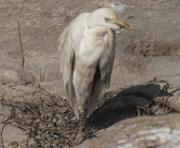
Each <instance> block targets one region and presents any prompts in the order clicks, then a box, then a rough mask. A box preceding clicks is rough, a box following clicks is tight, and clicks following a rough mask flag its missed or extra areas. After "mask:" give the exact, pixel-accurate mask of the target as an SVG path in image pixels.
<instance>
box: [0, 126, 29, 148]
mask: <svg viewBox="0 0 180 148" xmlns="http://www.w3.org/2000/svg"><path fill="white" fill-rule="evenodd" d="M2 136H3V143H4V147H8V148H23V147H26V144H27V138H28V136H27V135H26V134H25V132H24V131H23V130H22V129H20V128H18V127H15V126H13V125H7V126H5V127H4V129H3V133H2Z"/></svg>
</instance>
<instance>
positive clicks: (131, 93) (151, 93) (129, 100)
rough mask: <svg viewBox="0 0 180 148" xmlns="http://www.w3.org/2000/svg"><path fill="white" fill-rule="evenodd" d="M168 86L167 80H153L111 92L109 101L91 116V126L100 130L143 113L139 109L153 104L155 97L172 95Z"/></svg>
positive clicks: (89, 121) (89, 123) (89, 122)
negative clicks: (168, 90)
mask: <svg viewBox="0 0 180 148" xmlns="http://www.w3.org/2000/svg"><path fill="white" fill-rule="evenodd" d="M162 83H164V84H163V88H162V86H161V84H162ZM168 86H169V85H168V83H166V82H158V83H157V82H153V81H152V82H149V83H147V84H139V85H136V86H132V87H129V88H126V89H123V90H120V91H118V92H117V93H115V94H113V93H111V95H110V97H109V96H108V99H107V97H105V98H106V99H107V101H104V102H103V103H101V104H100V105H99V107H98V108H97V110H96V111H95V112H94V113H93V114H92V116H91V117H90V118H89V120H88V125H89V127H90V128H93V129H96V131H98V130H101V129H104V128H107V127H109V126H111V125H113V124H114V123H116V122H118V121H121V120H123V119H127V118H132V117H136V116H139V115H141V113H139V109H142V108H145V107H147V106H149V105H150V104H152V103H153V102H154V98H155V97H164V96H170V95H171V94H170V93H168V92H167V89H168ZM107 94H108V92H107ZM106 99H104V100H106ZM92 133H93V132H92ZM93 136H94V135H93V134H91V136H90V137H93Z"/></svg>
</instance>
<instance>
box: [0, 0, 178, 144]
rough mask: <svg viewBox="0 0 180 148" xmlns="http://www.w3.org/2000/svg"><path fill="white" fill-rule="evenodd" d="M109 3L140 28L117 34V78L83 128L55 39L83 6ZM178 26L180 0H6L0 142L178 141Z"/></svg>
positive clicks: (1, 14) (0, 50)
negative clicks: (64, 84) (69, 98)
mask: <svg viewBox="0 0 180 148" xmlns="http://www.w3.org/2000/svg"><path fill="white" fill-rule="evenodd" d="M107 5H108V6H111V7H113V8H114V9H116V10H117V11H118V12H119V15H121V16H122V17H123V18H124V19H125V20H127V21H128V22H129V23H130V24H132V25H133V27H134V28H135V31H134V32H127V31H122V32H121V34H120V35H118V36H117V49H116V59H115V64H114V69H113V74H112V81H111V86H110V89H109V92H107V93H106V94H105V95H104V96H103V97H102V98H101V99H100V101H99V104H98V108H97V110H96V111H95V112H94V114H93V115H92V117H91V118H90V119H89V120H88V133H87V135H85V133H84V124H83V123H84V121H83V118H82V119H81V121H77V120H76V119H75V118H74V115H73V113H72V110H71V108H70V107H69V105H68V103H67V102H66V100H65V99H64V98H65V96H64V90H63V87H62V81H61V75H60V74H59V72H58V70H59V69H58V57H57V54H56V51H57V46H58V42H57V40H58V36H59V35H60V33H61V31H62V29H63V28H64V27H65V26H66V25H67V24H68V23H69V22H70V21H71V19H72V18H74V17H75V16H76V15H77V14H79V13H81V12H84V11H91V10H94V9H96V8H98V7H101V6H107ZM18 21H19V26H18ZM18 27H20V30H19V29H18ZM19 31H20V33H21V38H22V44H20V40H19V39H20V35H19ZM179 32H180V1H179V0H138V1H134V0H121V1H119V0H118V1H117V0H111V1H107V0H103V1H102V0H91V1H89V0H66V1H64V0H36V1H35V0H1V1H0V36H1V37H0V67H1V68H0V84H1V85H0V103H1V105H0V122H1V124H0V127H1V138H0V147H5V148H17V147H18V148H24V147H25V148H26V147H32V148H34V147H38V148H39V147H47V148H50V147H64V146H67V147H68V146H74V145H77V144H79V143H81V142H82V141H83V140H85V137H86V138H87V140H85V142H83V143H82V144H80V145H78V146H77V147H93V148H94V147H97V148H101V147H103V148H104V147H105V148H106V147H107V148H108V147H122V148H126V147H127V148H128V147H142V148H145V147H175V146H179V145H180V139H179V137H180V126H179V124H178V123H179V121H180V118H179V114H178V113H179V112H180V97H179V94H180V92H179V88H180V69H179V67H180V43H179V39H180V33H179ZM21 45H22V46H23V47H21ZM21 49H23V50H21ZM22 53H23V54H22ZM23 56H24V58H25V64H24V65H23V64H22V57H23ZM23 73H24V78H23Z"/></svg>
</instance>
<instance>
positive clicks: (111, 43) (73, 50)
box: [59, 8, 131, 119]
mask: <svg viewBox="0 0 180 148" xmlns="http://www.w3.org/2000/svg"><path fill="white" fill-rule="evenodd" d="M121 28H126V29H128V30H130V29H131V27H130V25H129V24H127V23H125V22H124V21H122V20H121V19H120V18H118V15H117V14H116V12H115V11H114V10H113V9H112V8H100V9H97V10H95V11H93V12H91V13H82V14H80V15H78V16H77V17H76V18H75V19H74V20H73V21H72V22H71V23H70V24H69V25H68V26H67V27H66V28H65V29H64V31H63V32H62V34H61V36H60V38H59V42H60V44H59V54H60V71H61V72H62V73H63V80H64V86H65V88H66V92H67V96H68V101H69V103H70V105H71V106H72V108H73V111H74V113H75V116H76V117H77V118H78V119H79V116H80V114H86V117H89V116H90V115H91V113H92V112H93V111H94V109H95V107H96V103H97V100H98V98H99V97H100V95H101V93H102V92H104V90H106V89H107V88H108V87H109V84H110V78H111V72H112V67H113V62H114V56H115V32H116V31H119V30H120V29H121Z"/></svg>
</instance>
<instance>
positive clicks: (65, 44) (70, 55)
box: [58, 26, 79, 118]
mask: <svg viewBox="0 0 180 148" xmlns="http://www.w3.org/2000/svg"><path fill="white" fill-rule="evenodd" d="M70 33H71V27H70V26H67V27H66V28H65V29H64V31H63V32H62V34H61V36H60V38H59V49H58V52H59V57H60V73H62V76H63V81H64V85H65V89H66V94H67V97H68V102H69V103H70V105H71V106H72V108H73V111H74V113H75V115H76V117H78V118H79V111H78V107H77V103H76V96H75V92H74V87H73V82H72V75H73V66H74V56H75V53H74V49H73V48H72V41H71V34H70Z"/></svg>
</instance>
